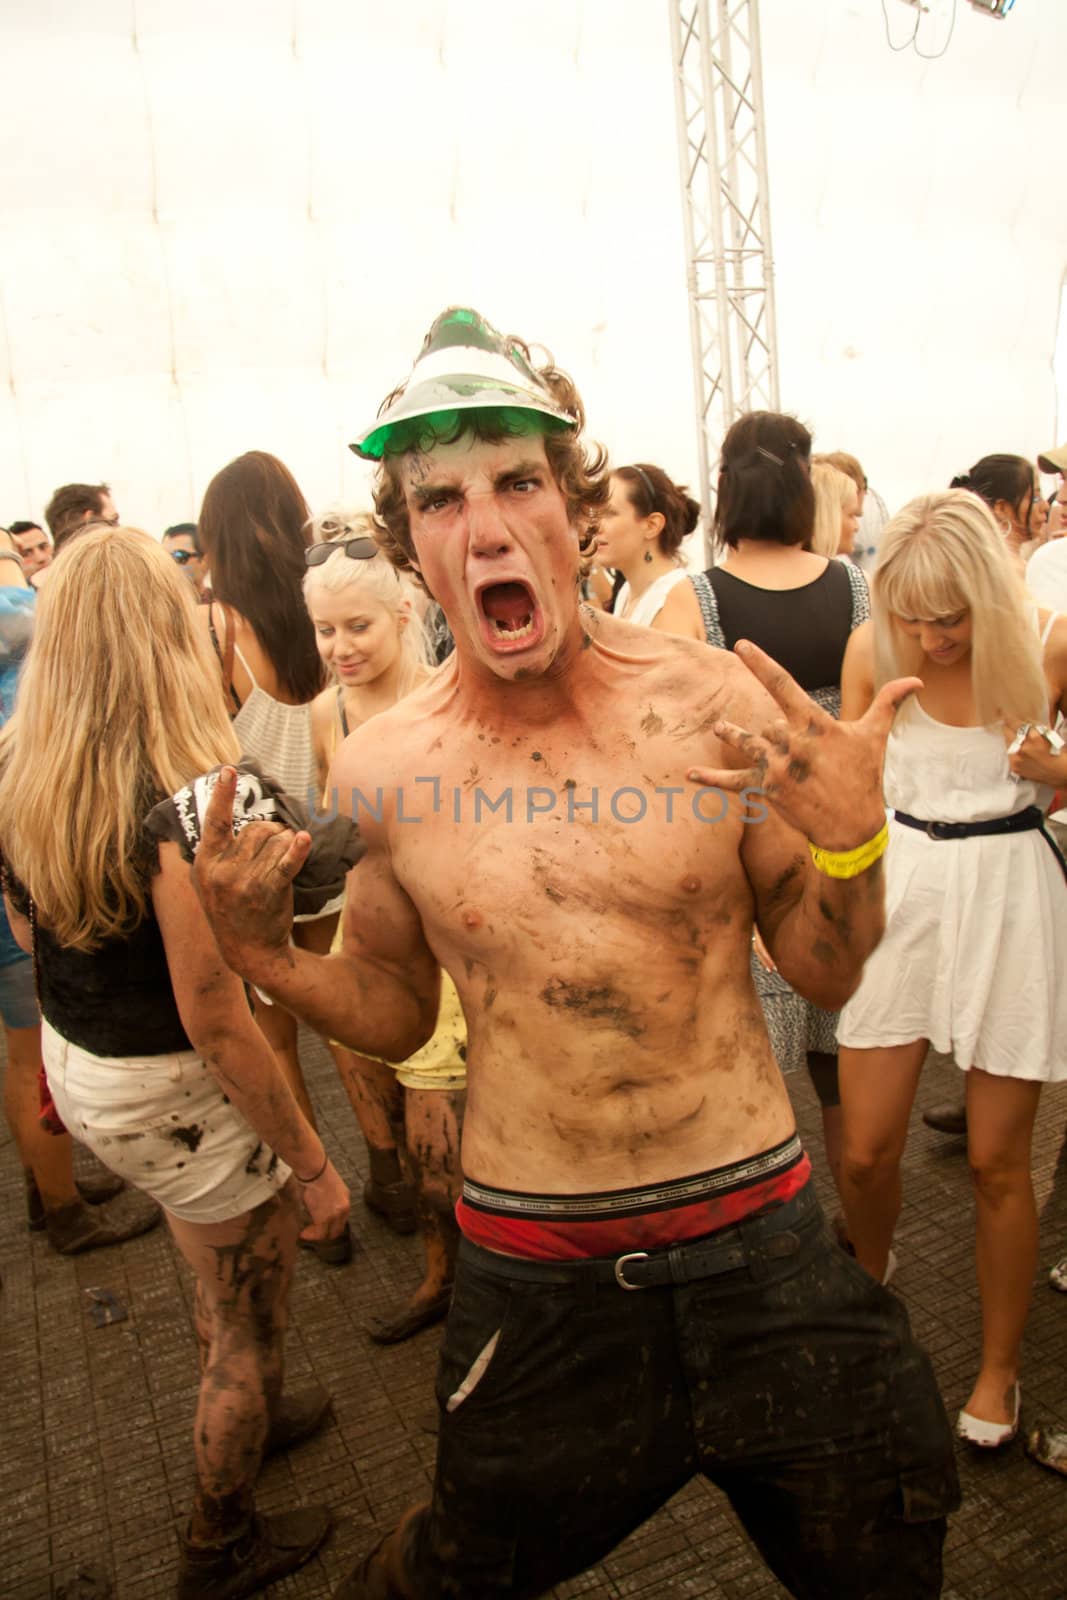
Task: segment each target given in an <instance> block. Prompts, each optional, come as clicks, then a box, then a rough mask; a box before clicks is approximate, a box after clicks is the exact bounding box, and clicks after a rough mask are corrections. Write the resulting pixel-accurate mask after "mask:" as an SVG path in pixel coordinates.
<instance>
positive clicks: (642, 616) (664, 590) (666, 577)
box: [615, 567, 689, 628]
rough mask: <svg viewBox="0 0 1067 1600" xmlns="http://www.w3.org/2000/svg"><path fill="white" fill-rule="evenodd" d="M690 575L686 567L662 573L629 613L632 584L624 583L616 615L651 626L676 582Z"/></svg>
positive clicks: (618, 598) (616, 603) (617, 602)
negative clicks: (627, 608)
mask: <svg viewBox="0 0 1067 1600" xmlns="http://www.w3.org/2000/svg"><path fill="white" fill-rule="evenodd" d="M688 576H689V574H688V572H687V571H686V570H685V568H684V567H675V568H674V570H673V572H663V573H661V574H660V576H659V577H658V578H657V579H656V581H655V582H654V583H650V584H649V586H648V588H647V589H646V590H645V592H644V594H643V595H642V596H641V598H640V600H636V601H635V602H634V607H633V610H632V611H630V612H629V613H628V612H627V610H626V607H627V606H628V605H629V604H630V585H629V584H628V583H624V584H623V586H622V588H621V589H620V590H619V593H618V597H617V599H616V601H615V615H616V616H617V617H622V618H623V619H624V620H625V621H626V622H640V623H642V624H643V626H644V627H646V628H651V626H652V624H653V623H654V622H655V620H656V618H657V617H658V616H659V614H660V612H661V611H662V610H663V603H664V601H665V600H666V598H667V596H668V595H669V594H670V592H671V590H672V589H673V588H674V586H675V584H676V583H681V581H682V579H683V578H688Z"/></svg>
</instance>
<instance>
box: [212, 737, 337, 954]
mask: <svg viewBox="0 0 1067 1600" xmlns="http://www.w3.org/2000/svg"><path fill="white" fill-rule="evenodd" d="M236 789H237V774H236V772H235V771H234V769H233V768H232V767H224V768H223V769H222V772H221V773H220V774H219V779H218V782H217V783H216V784H215V787H214V790H213V792H212V795H211V798H210V800H209V801H208V805H207V810H206V811H205V813H204V821H203V827H202V829H201V835H200V846H199V849H198V850H197V852H196V859H195V861H194V862H193V882H194V883H195V884H196V890H197V893H198V894H199V896H200V903H201V904H202V906H203V907H204V911H205V913H206V915H207V919H208V921H209V922H210V923H211V927H212V930H213V932H214V934H215V938H216V939H217V940H218V944H219V949H220V950H221V951H222V954H223V956H224V957H225V959H226V962H227V964H228V965H229V966H230V967H232V969H233V970H234V972H239V973H242V974H244V975H245V976H249V975H250V969H251V968H252V967H254V964H255V963H254V956H255V952H257V951H259V952H261V953H262V952H263V951H265V950H270V951H275V950H279V949H284V948H285V947H286V945H287V944H288V942H289V930H290V928H291V926H292V921H293V889H292V883H293V879H294V878H295V877H296V875H297V873H298V872H299V871H300V868H301V867H302V866H303V864H304V862H305V861H306V860H307V856H308V851H309V850H310V848H311V836H310V834H307V833H292V832H291V831H290V830H289V829H288V828H283V827H281V826H280V825H279V824H278V823H276V822H250V823H248V824H247V826H246V827H244V828H242V829H241V831H240V833H238V834H237V835H236V837H235V836H234V831H233V802H234V795H235V793H236Z"/></svg>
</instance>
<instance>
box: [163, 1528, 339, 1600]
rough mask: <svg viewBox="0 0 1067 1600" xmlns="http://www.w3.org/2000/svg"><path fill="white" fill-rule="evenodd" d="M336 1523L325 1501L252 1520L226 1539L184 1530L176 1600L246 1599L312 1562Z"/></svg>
mask: <svg viewBox="0 0 1067 1600" xmlns="http://www.w3.org/2000/svg"><path fill="white" fill-rule="evenodd" d="M332 1526H333V1516H332V1514H331V1512H330V1511H329V1509H328V1507H326V1506H301V1507H300V1508H299V1509H298V1510H296V1511H283V1512H280V1513H278V1514H277V1515H275V1516H270V1517H257V1516H256V1514H255V1513H254V1512H253V1514H252V1516H251V1517H250V1518H249V1520H248V1521H247V1522H246V1523H245V1524H244V1526H243V1527H242V1528H240V1529H239V1530H238V1532H237V1533H236V1534H234V1536H233V1538H231V1539H227V1540H226V1541H225V1543H223V1544H207V1545H196V1544H190V1542H189V1538H188V1535H187V1534H183V1535H182V1540H181V1547H182V1554H181V1561H180V1563H179V1566H178V1588H177V1600H241V1597H242V1596H243V1595H247V1594H258V1593H259V1591H260V1589H265V1588H266V1587H267V1585H268V1584H269V1583H273V1582H274V1581H275V1579H276V1578H282V1577H284V1576H285V1574H286V1573H287V1572H295V1571H296V1569H297V1567H302V1566H303V1565H304V1562H305V1561H309V1560H310V1559H311V1557H312V1556H313V1555H314V1554H315V1551H316V1550H317V1549H318V1548H319V1545H320V1544H322V1542H323V1540H324V1539H325V1538H326V1536H327V1534H328V1533H329V1531H330V1529H331V1527H332Z"/></svg>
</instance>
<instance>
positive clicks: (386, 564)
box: [304, 510, 435, 699]
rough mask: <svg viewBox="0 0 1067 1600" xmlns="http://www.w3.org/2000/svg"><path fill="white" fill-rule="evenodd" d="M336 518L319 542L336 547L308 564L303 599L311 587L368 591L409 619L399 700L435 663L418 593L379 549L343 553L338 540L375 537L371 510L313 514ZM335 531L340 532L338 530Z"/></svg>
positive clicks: (403, 644) (306, 599)
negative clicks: (360, 556)
mask: <svg viewBox="0 0 1067 1600" xmlns="http://www.w3.org/2000/svg"><path fill="white" fill-rule="evenodd" d="M327 519H330V520H331V521H335V523H336V525H337V526H336V527H335V530H334V531H333V532H332V533H331V536H330V538H328V539H324V540H322V541H321V542H322V543H324V544H332V543H334V542H337V545H338V548H337V549H336V550H335V551H334V553H333V554H332V555H330V556H328V557H327V559H326V560H325V561H323V562H321V563H320V564H319V565H318V566H316V567H309V568H308V569H307V572H306V573H305V575H304V603H305V604H306V605H309V606H310V596H311V595H313V594H314V592H315V590H316V589H318V590H324V591H325V592H326V593H327V594H345V593H347V591H348V590H349V589H352V590H358V591H359V592H360V593H361V594H364V595H369V596H370V597H371V599H373V600H379V601H380V602H381V604H382V605H383V606H384V607H385V608H386V610H387V611H389V612H390V613H391V614H392V615H393V616H394V617H396V618H399V617H405V618H406V619H407V620H406V622H405V624H404V626H403V627H402V628H401V629H400V676H399V681H398V693H399V698H400V699H403V698H404V696H405V695H406V694H410V693H411V691H412V689H416V688H418V686H419V684H420V683H422V682H423V680H424V679H425V678H426V677H427V676H428V675H429V673H430V671H431V670H432V669H433V667H434V665H435V662H434V658H433V652H432V651H431V649H430V641H429V638H428V636H427V632H426V628H425V626H424V624H423V622H422V619H421V617H420V616H419V613H418V610H417V608H416V604H415V600H416V591H415V589H414V586H413V585H412V584H411V582H410V580H409V579H408V578H407V577H406V576H405V575H404V574H403V573H401V572H399V571H398V570H397V568H396V567H394V566H393V564H392V562H391V561H390V560H389V558H388V557H387V556H386V555H385V553H384V552H383V551H379V552H378V554H377V555H376V556H372V557H371V558H370V559H369V560H367V561H353V560H352V559H351V557H350V556H347V555H345V552H344V550H343V549H342V548H341V542H342V540H345V539H352V538H361V537H362V538H369V539H373V538H374V537H375V534H376V532H377V529H376V527H375V522H374V518H373V517H372V516H371V514H370V512H369V511H337V510H335V511H333V512H329V513H326V514H324V516H323V517H322V518H313V519H312V523H313V525H315V524H318V523H322V522H326V524H327V526H329V522H328V521H327ZM338 529H339V531H337V530H338Z"/></svg>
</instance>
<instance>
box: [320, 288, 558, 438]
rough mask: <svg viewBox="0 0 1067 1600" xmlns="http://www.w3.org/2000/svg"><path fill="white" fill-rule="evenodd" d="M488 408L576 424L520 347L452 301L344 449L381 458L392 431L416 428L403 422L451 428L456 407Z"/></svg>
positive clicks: (553, 423) (553, 424) (403, 433)
mask: <svg viewBox="0 0 1067 1600" xmlns="http://www.w3.org/2000/svg"><path fill="white" fill-rule="evenodd" d="M487 408H489V409H499V410H511V411H528V412H532V413H535V414H537V415H539V416H541V417H543V418H545V419H546V421H545V423H544V424H542V425H543V426H547V427H549V428H551V429H564V428H573V427H575V426H576V425H577V418H576V417H572V416H571V415H570V413H569V412H567V411H564V410H563V409H562V408H561V407H560V406H559V405H557V403H556V401H555V400H554V398H553V396H552V395H551V393H550V392H549V390H548V389H547V388H546V387H545V385H544V384H543V383H542V382H541V380H540V378H539V377H538V376H537V374H536V373H535V372H534V370H533V368H532V367H531V366H530V364H529V362H528V361H527V359H526V355H525V352H524V351H523V349H522V348H521V346H520V345H518V344H516V342H515V341H514V340H509V339H505V338H504V336H503V335H502V334H499V333H498V332H497V330H496V329H495V328H494V327H493V326H492V324H491V323H489V322H487V321H486V320H485V318H484V317H482V316H479V314H478V312H477V311H471V310H470V309H469V308H467V307H466V306H450V307H449V309H448V310H447V311H442V313H441V315H440V316H439V317H438V318H437V320H436V322H435V323H434V325H433V327H432V328H431V329H430V331H429V333H428V334H427V335H426V338H425V339H424V340H423V343H422V349H421V351H420V352H419V355H418V359H417V360H416V362H415V365H414V366H413V367H412V369H411V376H410V378H409V379H408V381H407V383H406V384H405V385H404V387H403V389H402V390H401V392H400V393H399V394H398V395H397V396H396V398H395V399H393V400H392V401H391V402H390V403H388V404H387V405H386V408H385V410H384V411H382V412H380V413H379V415H378V418H377V420H376V421H375V422H374V423H373V424H372V425H371V426H370V427H369V428H367V429H366V431H365V432H363V433H361V434H360V436H359V438H358V439H356V440H355V441H354V443H353V444H352V445H351V446H350V448H351V449H352V450H354V451H355V453H356V455H357V456H362V457H363V458H364V460H367V461H380V460H381V458H382V456H383V455H385V453H386V451H387V449H388V448H389V446H390V443H393V444H394V445H396V444H397V443H398V442H399V441H398V435H399V436H400V437H403V438H405V439H410V438H411V436H412V434H413V433H415V432H417V430H412V429H411V428H409V427H404V424H410V423H413V422H415V421H417V420H418V419H419V418H422V417H431V416H434V415H436V414H438V413H445V414H446V416H447V417H448V419H449V422H448V424H447V425H446V427H450V426H451V425H452V424H453V423H454V422H455V420H456V413H457V412H461V411H473V410H476V409H478V410H484V409H487ZM428 431H430V432H431V433H432V431H433V430H432V428H431V429H429V430H428ZM401 448H402V446H401Z"/></svg>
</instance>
